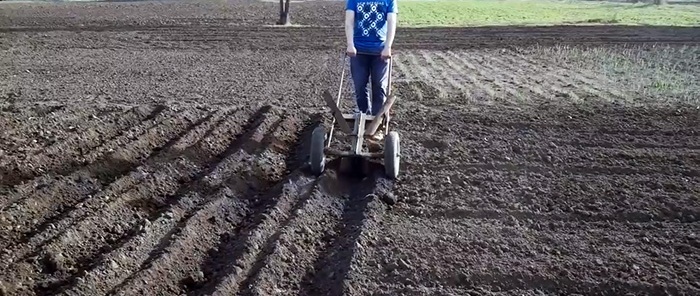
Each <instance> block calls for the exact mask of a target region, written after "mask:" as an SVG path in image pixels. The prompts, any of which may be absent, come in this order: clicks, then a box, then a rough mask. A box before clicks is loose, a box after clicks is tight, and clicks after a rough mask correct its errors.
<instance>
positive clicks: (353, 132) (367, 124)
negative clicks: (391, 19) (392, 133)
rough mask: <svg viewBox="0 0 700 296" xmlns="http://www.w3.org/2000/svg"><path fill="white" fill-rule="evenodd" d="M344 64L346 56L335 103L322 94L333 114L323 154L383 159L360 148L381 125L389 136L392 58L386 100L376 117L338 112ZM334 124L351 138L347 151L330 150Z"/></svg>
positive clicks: (381, 156) (393, 98) (345, 61)
mask: <svg viewBox="0 0 700 296" xmlns="http://www.w3.org/2000/svg"><path fill="white" fill-rule="evenodd" d="M358 54H363V53H358ZM346 64H347V55H344V57H343V67H342V73H341V76H340V86H339V88H338V96H337V99H336V101H335V102H333V97H332V95H331V94H330V92H328V91H325V92H324V93H323V99H324V100H325V102H326V104H327V105H328V107H329V108H330V109H331V113H332V114H333V122H332V123H331V127H330V131H329V132H328V134H327V138H326V141H327V142H326V144H325V149H324V153H325V154H327V155H333V156H362V157H368V158H384V152H365V151H363V150H362V146H363V144H364V140H365V138H367V137H371V136H374V134H375V133H376V132H377V130H378V129H379V127H380V126H381V125H382V124H383V125H384V130H385V134H387V135H388V134H389V122H390V119H391V117H390V111H391V107H392V106H393V105H394V102H395V101H396V98H395V97H394V95H393V93H392V89H391V75H392V70H393V58H392V57H390V58H389V79H388V87H387V98H386V101H384V104H383V105H382V108H381V109H380V111H379V113H378V114H377V115H376V116H372V115H367V114H364V113H360V114H357V115H355V114H352V113H343V112H342V111H341V110H340V98H341V97H342V90H343V80H344V78H345V69H346ZM350 121H352V126H353V128H352V129H351V128H350V124H349V122H350ZM336 122H337V123H338V127H339V128H340V130H341V131H342V132H343V133H345V134H346V135H347V136H349V137H351V138H352V145H351V147H350V148H351V149H350V150H349V151H338V150H336V149H331V148H330V144H331V141H332V139H333V132H334V127H335V124H336Z"/></svg>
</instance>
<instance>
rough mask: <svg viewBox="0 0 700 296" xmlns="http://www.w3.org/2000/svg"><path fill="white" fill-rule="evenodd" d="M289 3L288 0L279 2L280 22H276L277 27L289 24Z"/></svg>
mask: <svg viewBox="0 0 700 296" xmlns="http://www.w3.org/2000/svg"><path fill="white" fill-rule="evenodd" d="M289 1H290V0H286V1H285V0H280V20H279V21H277V24H278V25H290V24H291V20H290V17H289Z"/></svg>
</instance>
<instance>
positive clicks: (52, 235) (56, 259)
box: [3, 113, 201, 293]
mask: <svg viewBox="0 0 700 296" xmlns="http://www.w3.org/2000/svg"><path fill="white" fill-rule="evenodd" d="M190 116H193V115H191V114H188V113H185V114H179V115H178V116H177V117H176V118H174V119H172V120H171V122H170V123H172V125H159V126H156V127H153V128H152V129H150V130H149V131H148V133H147V134H145V135H146V137H142V138H139V139H138V140H136V141H134V142H131V143H129V144H131V146H127V147H125V148H123V149H120V150H118V151H115V154H119V155H120V156H121V157H122V158H123V161H124V162H126V163H128V164H124V162H118V163H117V165H122V164H123V165H126V167H124V166H121V167H120V166H118V167H116V171H112V170H113V169H114V168H110V167H104V166H103V165H104V163H97V164H96V165H98V166H100V173H104V175H103V177H106V178H110V180H109V181H106V182H105V183H107V187H105V188H106V189H107V190H105V191H108V190H109V188H110V187H109V186H113V185H117V184H116V183H119V182H122V183H126V184H119V185H122V186H129V185H133V184H128V183H130V182H134V178H132V176H126V175H125V174H127V173H128V172H130V171H133V169H134V168H135V167H136V166H137V164H138V162H139V160H140V159H143V158H144V156H146V155H148V154H149V153H150V154H151V155H150V156H153V154H154V153H156V152H157V151H158V150H159V148H161V149H162V148H165V149H168V147H169V145H172V144H173V143H174V141H176V140H177V139H179V137H181V136H182V135H183V134H186V133H187V132H188V131H189V130H191V129H192V128H194V125H196V124H197V123H199V122H201V118H200V121H199V122H193V120H191V119H189V118H188V117H190ZM178 133H179V135H177V134H178ZM173 137H175V138H173ZM150 156H148V158H147V159H146V161H148V160H150V159H151V158H150ZM106 159H107V160H110V159H112V158H110V157H109V156H108V157H106ZM107 164H114V163H113V162H111V161H108V162H107ZM129 179H131V180H129ZM80 185H82V184H78V183H76V186H80ZM69 189H70V188H69ZM117 189H118V188H117ZM102 192H103V191H101V189H99V188H98V189H97V190H95V191H93V192H91V193H92V194H97V195H99V194H100V193H102ZM113 193H115V194H119V193H120V192H113ZM126 193H128V191H126ZM68 194H69V195H68V196H67V197H69V198H70V197H73V198H75V197H74V196H73V194H71V193H70V192H68ZM83 194H85V193H83ZM107 201H109V196H108V195H106V196H103V197H102V198H92V196H91V195H87V197H83V200H82V201H81V202H80V203H79V204H78V205H73V206H70V207H68V208H67V210H65V212H61V213H59V214H58V215H57V216H55V217H52V218H50V219H48V220H47V221H46V222H45V223H44V224H43V225H41V226H40V228H39V229H37V231H36V232H35V234H33V233H32V232H27V233H25V236H24V238H23V240H22V241H20V242H19V244H18V245H16V246H15V247H16V249H15V250H14V252H7V251H6V252H5V255H7V256H9V257H10V258H5V259H6V260H3V262H4V263H5V264H12V263H13V262H16V264H15V270H16V271H17V270H23V271H24V272H27V273H29V274H35V275H41V272H42V270H43V272H47V270H48V273H49V274H48V275H47V276H48V277H49V278H48V282H43V283H41V285H43V286H44V287H43V288H47V290H48V291H50V290H51V289H52V288H55V286H56V285H57V283H58V284H60V283H61V280H57V279H56V278H52V277H51V276H52V275H51V273H54V272H59V274H60V275H59V276H58V277H62V276H64V274H63V273H70V272H74V271H76V269H77V270H79V269H80V268H76V266H78V267H79V266H80V264H85V263H81V262H79V261H80V259H81V258H80V256H79V255H76V256H74V257H69V258H66V257H64V254H70V253H71V252H73V251H75V252H76V253H80V252H84V253H86V256H90V255H89V254H90V253H91V252H93V251H94V250H96V249H104V248H109V246H108V245H102V244H101V243H100V241H104V242H102V243H107V244H109V243H112V242H116V241H115V239H114V237H113V236H111V235H114V234H113V233H110V231H112V230H114V229H116V230H115V231H117V232H119V231H123V229H122V227H124V228H129V227H130V226H129V225H128V224H126V223H125V224H121V223H119V225H116V226H115V225H102V226H104V227H105V229H101V231H105V232H98V233H97V234H96V238H97V239H99V240H98V241H93V244H90V243H89V241H88V243H87V245H81V244H80V243H81V242H82V240H83V239H88V237H89V236H90V234H93V233H92V232H94V231H95V229H90V227H89V226H90V225H93V226H95V225H99V224H100V222H105V223H107V224H108V223H109V221H108V217H109V215H106V216H102V215H99V216H86V215H85V211H87V210H88V209H86V208H84V206H85V205H86V204H87V205H90V206H94V207H96V208H93V209H91V210H98V211H99V210H100V209H99V207H102V209H105V208H111V207H112V206H113V203H109V204H107ZM119 201H120V200H117V203H118V202H119ZM81 210H84V211H82V213H77V212H81ZM108 213H109V212H108ZM76 216H82V217H80V218H79V219H80V220H77V221H71V220H76ZM93 220H101V221H93ZM68 225H70V226H73V227H75V228H73V229H65V228H66V227H68ZM81 226H82V227H81ZM84 226H87V227H84ZM112 227H113V228H112ZM41 228H43V229H41ZM83 228H87V229H85V230H86V232H84V233H80V232H76V231H79V229H83ZM107 228H112V229H111V230H108V229H107ZM98 229H100V228H99V227H98ZM45 232H49V233H45ZM112 232H113V231H112ZM105 237H107V238H105ZM93 239H95V238H93ZM25 243H26V244H25ZM73 243H75V245H73V247H71V245H72V244H73ZM63 245H66V249H65V250H63V251H60V249H61V247H62V246H63ZM33 247H34V248H33ZM56 250H59V251H56ZM18 256H22V257H24V258H22V260H16V259H15V258H16V257H18ZM70 265H73V266H70ZM7 267H9V266H7V265H6V266H4V267H3V269H5V268H7ZM32 270H33V271H32ZM18 273H19V274H18V275H17V276H21V273H22V272H18ZM3 280H4V281H5V282H14V281H13V280H10V279H8V278H3ZM36 288H37V290H38V291H39V292H40V293H41V288H42V287H36Z"/></svg>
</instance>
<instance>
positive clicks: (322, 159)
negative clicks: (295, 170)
mask: <svg viewBox="0 0 700 296" xmlns="http://www.w3.org/2000/svg"><path fill="white" fill-rule="evenodd" d="M325 141H326V129H324V128H323V126H317V127H316V128H315V129H314V131H313V132H312V133H311V148H310V150H311V151H310V153H309V154H310V155H309V164H310V166H311V172H313V173H314V174H316V175H320V174H321V173H323V170H324V169H325V166H326V155H325V154H324V153H323V148H324V146H325Z"/></svg>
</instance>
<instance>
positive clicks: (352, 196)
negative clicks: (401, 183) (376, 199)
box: [189, 170, 381, 295]
mask: <svg viewBox="0 0 700 296" xmlns="http://www.w3.org/2000/svg"><path fill="white" fill-rule="evenodd" d="M377 180H378V178H377V177H376V175H375V176H373V177H370V178H369V179H367V180H365V181H361V182H357V181H347V180H340V179H338V178H337V176H336V175H335V174H334V173H332V172H331V171H330V170H328V171H326V173H324V174H323V175H322V176H320V177H319V178H317V179H313V178H310V177H305V176H302V175H293V176H292V177H291V178H290V179H289V181H288V182H285V183H279V184H278V185H277V186H276V187H275V188H273V189H272V190H271V191H269V192H268V193H267V194H266V195H268V196H270V197H274V198H271V199H268V202H267V203H269V205H266V206H264V207H260V208H265V209H266V210H265V211H263V212H257V213H252V215H253V216H251V217H248V218H247V219H246V220H245V221H246V223H244V224H243V225H241V226H240V227H239V228H238V229H237V231H236V233H235V235H231V236H226V237H223V238H222V241H221V243H220V245H219V246H218V247H217V248H214V249H213V250H212V253H211V256H210V258H208V259H207V261H206V264H204V265H203V269H204V270H209V271H207V272H205V274H213V276H212V277H211V278H208V280H207V281H205V282H203V283H201V284H200V285H198V287H197V289H196V290H194V291H190V293H189V295H230V294H238V295H270V294H280V293H281V294H283V295H288V293H293V292H294V291H298V290H299V289H300V286H302V287H301V289H302V291H300V293H304V292H303V290H306V289H309V288H304V287H303V286H304V285H307V286H308V285H314V286H316V287H317V288H323V289H325V288H327V286H326V284H325V283H323V282H320V281H322V280H325V279H326V278H328V273H327V271H320V272H322V273H325V275H322V274H317V273H316V270H320V269H322V268H325V267H327V266H328V264H329V263H331V262H330V261H329V260H334V259H338V260H340V261H341V262H340V263H339V264H341V266H340V267H339V268H340V270H339V271H338V269H334V270H336V274H331V276H333V281H335V282H338V283H341V282H342V281H343V280H344V279H345V278H346V277H347V273H348V272H349V265H350V264H351V262H350V260H351V257H350V256H351V255H352V254H353V252H348V249H346V248H342V247H344V246H351V245H353V244H354V243H355V240H357V237H358V236H357V235H356V236H355V237H352V236H350V234H353V233H359V232H358V230H359V229H361V228H362V227H361V225H359V224H360V223H362V222H363V220H361V219H359V218H360V217H361V215H362V214H363V212H364V211H366V209H361V208H362V207H363V205H365V204H366V203H367V202H366V201H363V200H364V199H366V198H364V196H365V195H366V194H367V193H371V192H377V191H379V190H381V189H380V188H378V187H377V184H375V182H377ZM357 185H360V186H357ZM350 203H353V206H351V207H347V206H348V205H349V204H350ZM343 204H344V205H343ZM358 215H360V216H358ZM338 220H340V221H338ZM324 223H328V224H324ZM241 237H242V239H241ZM234 238H236V239H234ZM339 248H341V249H342V250H343V252H342V254H337V253H336V251H337V250H338V249H339ZM302 275H304V277H303V278H302ZM336 288H337V287H336Z"/></svg>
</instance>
